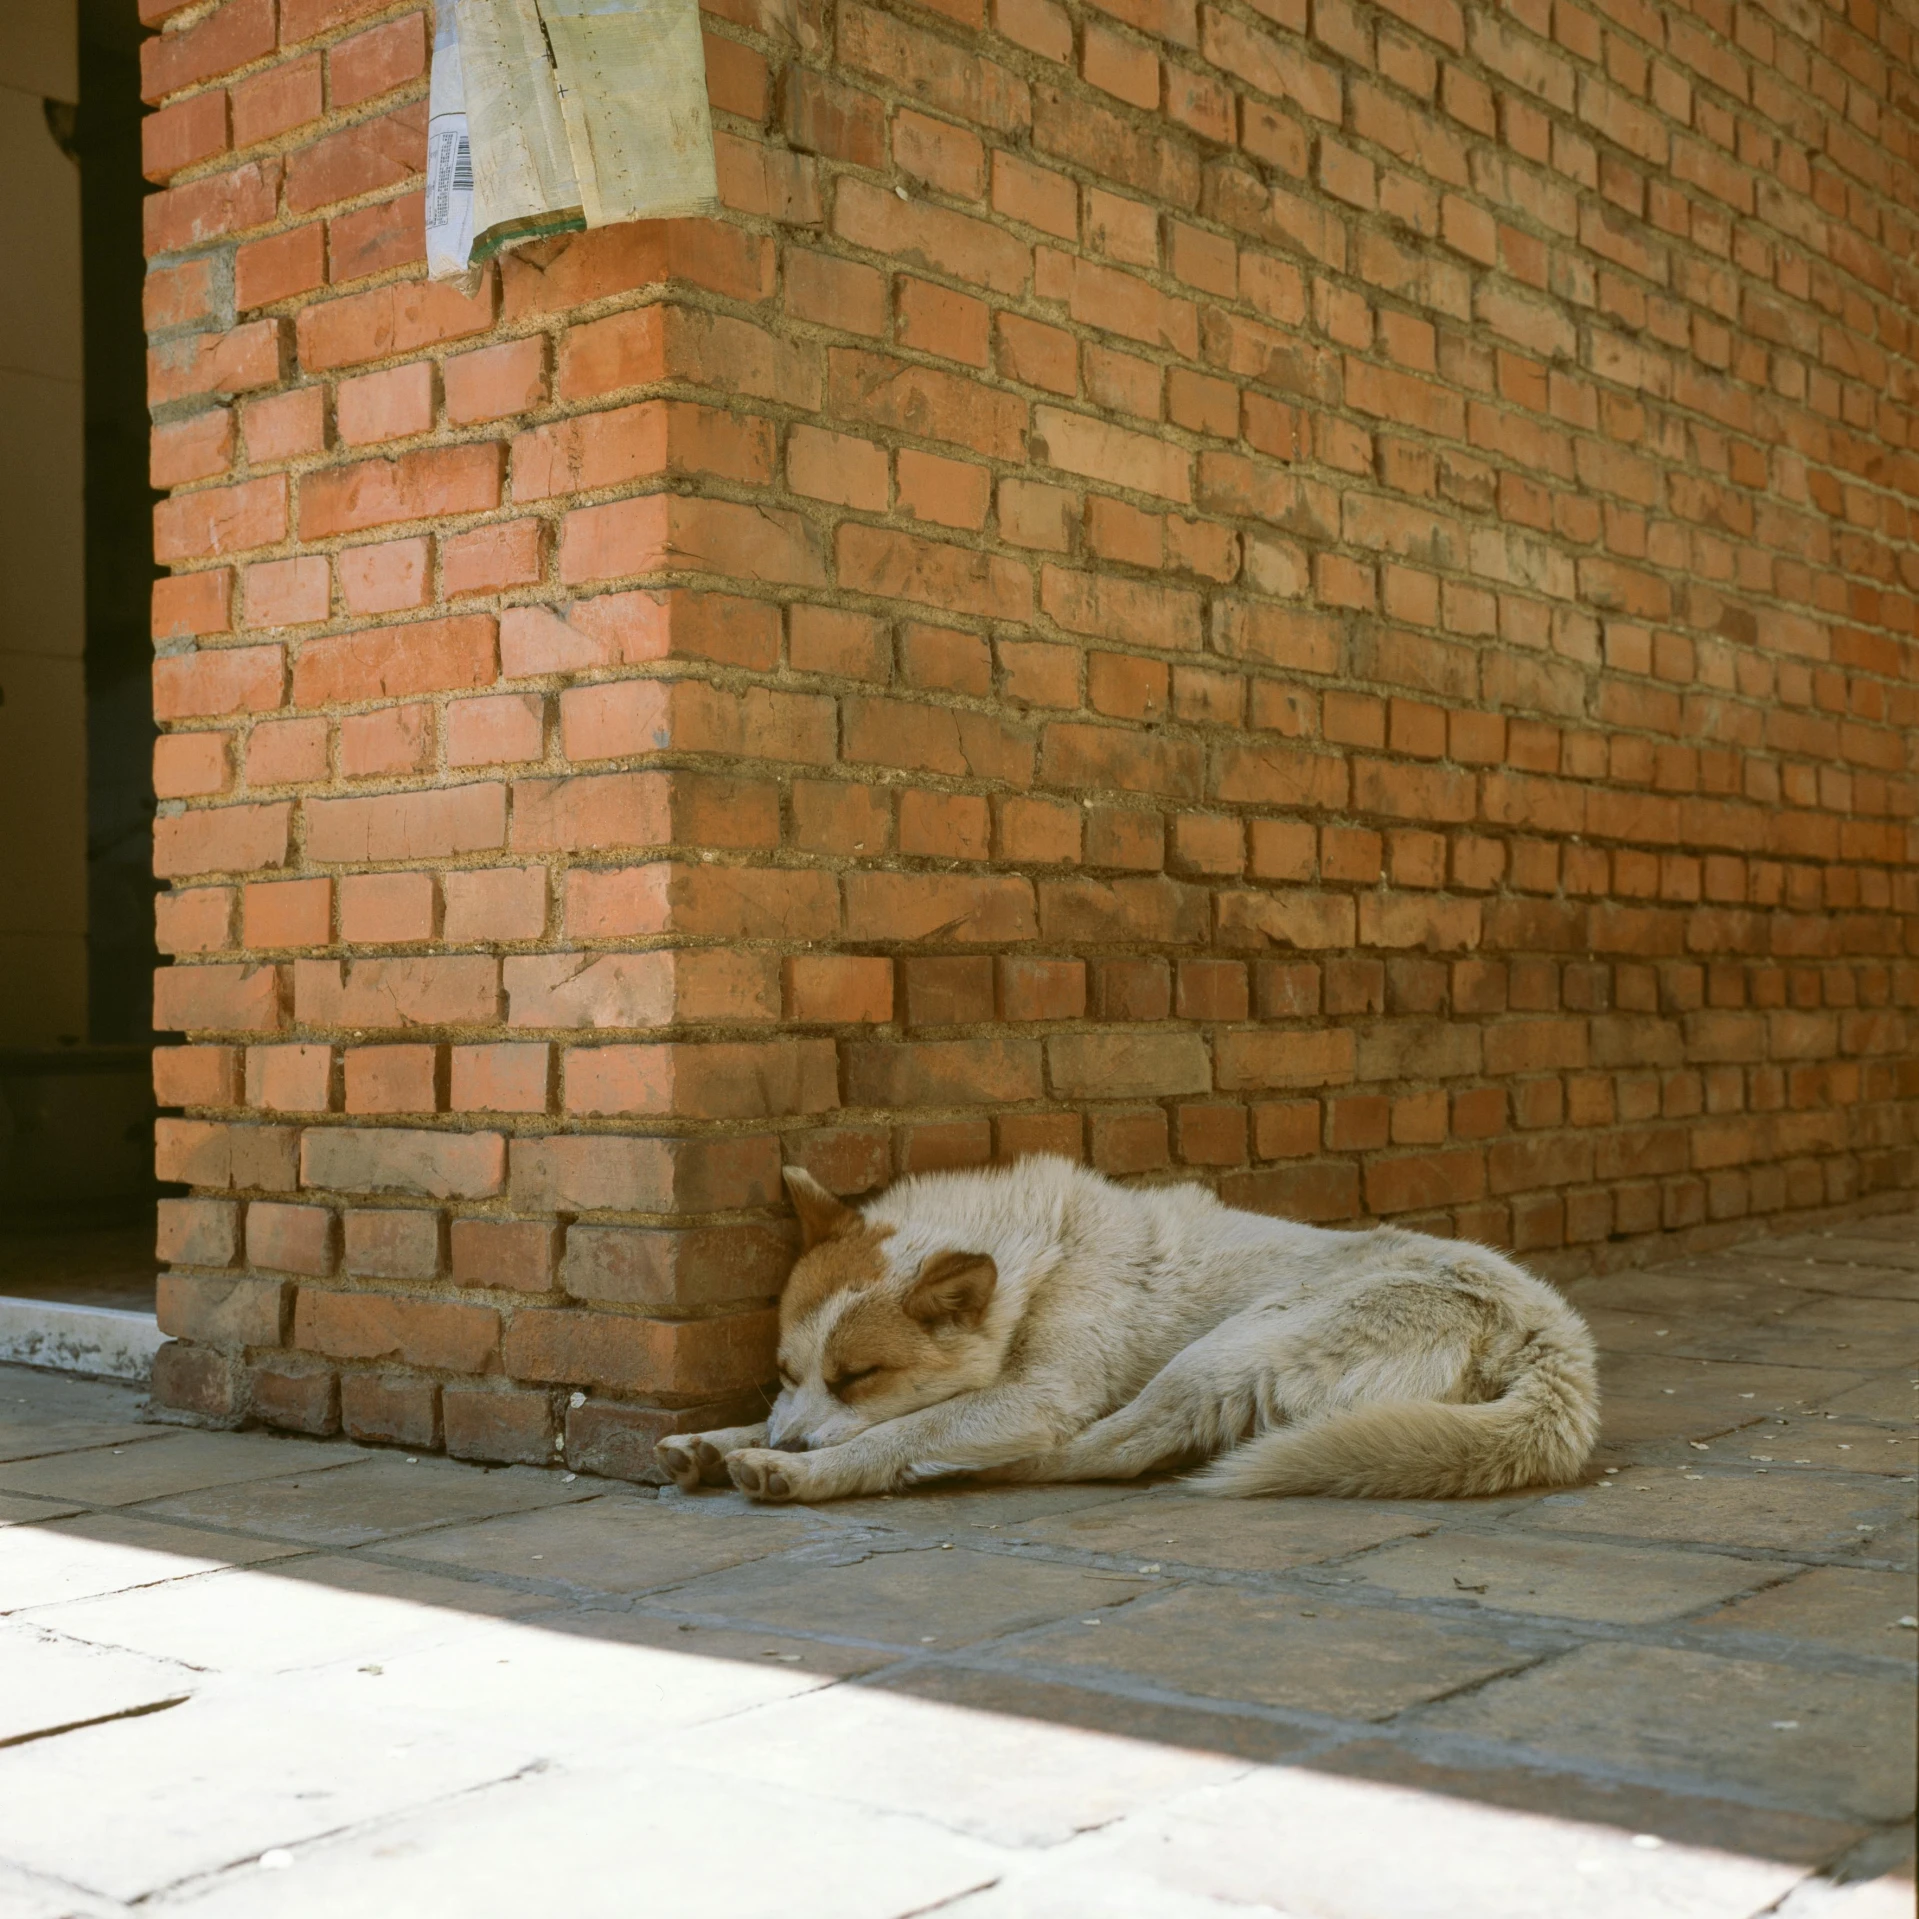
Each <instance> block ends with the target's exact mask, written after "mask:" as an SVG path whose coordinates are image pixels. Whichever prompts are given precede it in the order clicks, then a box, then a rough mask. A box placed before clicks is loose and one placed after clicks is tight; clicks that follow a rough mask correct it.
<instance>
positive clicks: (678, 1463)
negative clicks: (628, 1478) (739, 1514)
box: [653, 1433, 726, 1493]
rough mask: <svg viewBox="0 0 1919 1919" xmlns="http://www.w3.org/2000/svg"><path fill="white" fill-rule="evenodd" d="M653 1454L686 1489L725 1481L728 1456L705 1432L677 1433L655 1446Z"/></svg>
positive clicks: (684, 1489) (681, 1489) (686, 1490)
mask: <svg viewBox="0 0 1919 1919" xmlns="http://www.w3.org/2000/svg"><path fill="white" fill-rule="evenodd" d="M653 1456H654V1457H655V1458H656V1459H657V1460H658V1461H659V1462H660V1464H661V1465H662V1466H664V1467H665V1468H666V1470H667V1471H668V1472H669V1473H671V1474H672V1476H673V1483H674V1484H675V1485H676V1486H678V1487H679V1489H680V1491H681V1492H683V1493H690V1492H696V1491H697V1490H698V1489H699V1488H700V1487H702V1486H724V1485H725V1484H726V1460H725V1458H724V1456H723V1455H722V1454H721V1452H720V1449H719V1448H718V1447H717V1446H716V1445H714V1444H713V1442H712V1441H711V1440H710V1439H708V1438H707V1437H706V1435H705V1434H704V1433H675V1434H673V1435H672V1436H671V1437H670V1438H667V1439H662V1440H661V1441H660V1442H659V1444H658V1445H656V1446H655V1447H654V1448H653Z"/></svg>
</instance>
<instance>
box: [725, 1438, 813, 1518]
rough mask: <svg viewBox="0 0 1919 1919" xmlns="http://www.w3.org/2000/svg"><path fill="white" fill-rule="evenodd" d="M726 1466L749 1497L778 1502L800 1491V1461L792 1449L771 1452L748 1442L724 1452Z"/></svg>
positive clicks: (796, 1497) (793, 1497)
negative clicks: (784, 1451) (726, 1452)
mask: <svg viewBox="0 0 1919 1919" xmlns="http://www.w3.org/2000/svg"><path fill="white" fill-rule="evenodd" d="M726 1470H727V1473H728V1475H729V1476H730V1477H731V1479H732V1481H733V1484H734V1485H736V1486H737V1487H738V1488H739V1489H740V1491H741V1492H743V1493H744V1494H745V1495H746V1496H747V1498H749V1499H758V1500H763V1501H765V1502H766V1503H767V1504H768V1505H778V1504H780V1503H781V1502H783V1501H785V1500H789V1499H798V1498H799V1497H800V1495H801V1486H800V1471H799V1465H798V1461H797V1460H796V1458H795V1456H794V1455H793V1454H792V1453H774V1452H768V1451H766V1450H765V1449H764V1448H762V1447H758V1446H749V1447H746V1448H745V1449H743V1450H742V1451H740V1452H736V1453H728V1454H727V1455H726Z"/></svg>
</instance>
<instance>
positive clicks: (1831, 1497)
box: [1519, 1466, 1913, 1553]
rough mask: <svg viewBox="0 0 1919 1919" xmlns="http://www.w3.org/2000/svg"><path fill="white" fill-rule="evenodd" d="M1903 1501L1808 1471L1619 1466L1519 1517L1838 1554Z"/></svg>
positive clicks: (1626, 1533)
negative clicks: (1615, 1473) (1605, 1479)
mask: <svg viewBox="0 0 1919 1919" xmlns="http://www.w3.org/2000/svg"><path fill="white" fill-rule="evenodd" d="M1912 1508H1913V1499H1912V1496H1911V1495H1910V1494H1909V1493H1908V1491H1907V1489H1906V1488H1905V1487H1904V1486H1901V1485H1899V1484H1898V1483H1897V1482H1896V1481H1893V1482H1885V1481H1881V1480H1875V1479H1867V1478H1848V1479H1840V1478H1838V1477H1836V1476H1834V1475H1831V1474H1828V1475H1825V1476H1823V1477H1820V1478H1817V1479H1814V1478H1807V1477H1795V1476H1793V1475H1791V1474H1787V1473H1763V1474H1762V1473H1756V1472H1752V1471H1750V1470H1749V1471H1745V1472H1740V1471H1737V1470H1733V1469H1731V1468H1717V1467H1716V1468H1715V1469H1714V1470H1713V1471H1711V1472H1710V1473H1706V1472H1701V1473H1698V1474H1696V1475H1695V1474H1688V1473H1686V1472H1685V1471H1684V1469H1683V1468H1679V1467H1639V1466H1635V1467H1629V1468H1628V1469H1627V1470H1626V1471H1624V1472H1622V1473H1621V1474H1620V1475H1619V1477H1618V1479H1617V1480H1615V1481H1613V1482H1612V1485H1611V1489H1610V1490H1602V1489H1600V1488H1598V1487H1594V1488H1593V1489H1592V1490H1591V1491H1590V1492H1583V1493H1564V1494H1559V1495H1556V1496H1554V1497H1552V1498H1549V1499H1542V1500H1540V1501H1539V1503H1538V1504H1537V1505H1536V1506H1534V1507H1533V1508H1531V1510H1530V1511H1528V1512H1527V1513H1526V1514H1524V1515H1523V1516H1522V1518H1521V1520H1520V1522H1519V1523H1521V1524H1524V1525H1526V1526H1529V1527H1536V1528H1538V1529H1539V1530H1540V1531H1542V1532H1568V1533H1609V1534H1612V1535H1614V1536H1615V1537H1618V1538H1626V1539H1670V1540H1686V1541H1690V1542H1692V1543H1694V1544H1698V1545H1702V1546H1745V1547H1750V1548H1753V1549H1756V1550H1760V1551H1771V1552H1784V1553H1842V1552H1856V1551H1859V1550H1860V1549H1861V1543H1862V1541H1865V1540H1869V1539H1871V1538H1872V1537H1873V1535H1874V1534H1875V1533H1876V1532H1878V1531H1880V1530H1882V1529H1885V1528H1888V1527H1890V1526H1892V1525H1894V1524H1895V1523H1896V1522H1897V1521H1899V1520H1900V1519H1902V1518H1904V1517H1905V1516H1906V1515H1908V1514H1909V1513H1910V1512H1911V1511H1912Z"/></svg>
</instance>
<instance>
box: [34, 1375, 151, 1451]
mask: <svg viewBox="0 0 1919 1919" xmlns="http://www.w3.org/2000/svg"><path fill="white" fill-rule="evenodd" d="M144 1407H145V1395H144V1394H143V1393H141V1392H139V1391H138V1390H137V1389H136V1388H134V1387H132V1386H118V1385H114V1384H111V1383H110V1382H108V1381H106V1380H99V1379H76V1378H74V1377H73V1376H72V1375H71V1374H68V1373H43V1372H35V1371H34V1370H33V1369H32V1368H30V1367H26V1366H4V1367H0V1460H9V1459H31V1458H35V1457H37V1456H38V1455H40V1454H42V1453H53V1452H60V1451H63V1450H67V1449H71V1448H73V1447H76V1446H117V1445H121V1444H123V1443H126V1442H129V1441H137V1440H147V1439H153V1438H155V1437H156V1434H155V1432H154V1429H153V1428H152V1427H151V1426H148V1425H145V1424H143V1423H142V1419H141V1415H142V1412H143V1411H144Z"/></svg>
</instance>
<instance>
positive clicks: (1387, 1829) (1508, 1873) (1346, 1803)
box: [942, 1768, 1800, 1919]
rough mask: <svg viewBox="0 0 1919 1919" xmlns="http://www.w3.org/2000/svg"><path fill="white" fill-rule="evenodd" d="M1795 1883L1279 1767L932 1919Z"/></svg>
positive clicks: (1043, 1862) (1396, 1907) (1696, 1908)
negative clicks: (1168, 1897) (1185, 1904)
mask: <svg viewBox="0 0 1919 1919" xmlns="http://www.w3.org/2000/svg"><path fill="white" fill-rule="evenodd" d="M1441 1862H1443V1864H1442V1863H1441ZM1799 1876H1800V1874H1799V1868H1798V1867H1797V1866H1794V1865H1788V1864H1778V1863H1775V1862H1772V1861H1769V1860H1764V1859H1739V1858H1729V1857H1727V1856H1726V1855H1724V1854H1721V1853H1719V1852H1716V1851H1712V1850H1708V1849H1706V1848H1692V1847H1680V1846H1675V1845H1660V1846H1658V1847H1657V1848H1648V1847H1642V1846H1640V1845H1637V1844H1635V1843H1634V1838H1633V1836H1632V1835H1630V1834H1627V1833H1624V1832H1620V1831H1617V1830H1614V1829H1611V1828H1608V1827H1603V1826H1598V1827H1596V1826H1588V1825H1584V1824H1581V1823H1579V1822H1577V1821H1574V1820H1569V1819H1562V1818H1556V1817H1547V1816H1542V1815H1538V1814H1529V1813H1523V1812H1513V1811H1508V1810H1506V1809H1504V1808H1495V1807H1488V1806H1480V1805H1474V1804H1471V1803H1470V1802H1463V1801H1459V1800H1452V1799H1447V1798H1443V1797H1441V1796H1439V1795H1437V1794H1433V1793H1425V1792H1415V1791H1410V1790H1406V1789H1404V1788H1396V1787H1391V1786H1383V1785H1378V1784H1374V1783H1372V1782H1370V1781H1358V1780H1351V1779H1341V1778H1334V1777H1329V1776H1327V1775H1324V1774H1319V1773H1314V1772H1310V1771H1304V1770H1300V1769H1298V1768H1277V1769H1261V1770H1259V1771H1257V1772H1254V1773H1249V1774H1248V1775H1247V1776H1246V1777H1244V1778H1242V1779H1238V1780H1235V1781H1233V1782H1232V1783H1231V1784H1229V1785H1225V1786H1220V1787H1215V1788H1210V1789H1204V1790H1201V1791H1198V1792H1192V1793H1188V1794H1186V1795H1185V1796H1184V1797H1183V1798H1182V1799H1181V1800H1180V1801H1179V1802H1178V1804H1177V1805H1176V1806H1172V1807H1166V1808H1161V1809H1158V1810H1156V1811H1154V1812H1151V1813H1147V1814H1142V1815H1140V1816H1138V1817H1135V1818H1131V1819H1125V1820H1121V1821H1120V1822H1118V1824H1116V1825H1115V1826H1113V1827H1111V1828H1109V1829H1108V1830H1106V1831H1104V1832H1101V1833H1095V1834H1088V1835H1087V1836H1085V1837H1084V1838H1081V1839H1078V1840H1075V1841H1073V1842H1071V1843H1070V1844H1068V1845H1064V1846H1057V1847H1054V1848H1053V1849H1052V1850H1051V1851H1050V1852H1047V1853H1044V1854H1041V1855H1039V1856H1038V1857H1037V1858H1032V1859H1029V1860H1026V1861H1022V1862H1021V1863H1020V1865H1019V1867H1017V1868H1016V1869H1015V1870H1014V1871H1012V1872H1010V1873H1009V1874H1008V1875H1007V1877H1006V1879H1005V1880H1004V1881H1003V1882H1002V1884H1001V1885H999V1886H998V1887H995V1888H994V1889H993V1890H992V1892H991V1893H988V1894H985V1895H980V1896H975V1897H974V1898H971V1899H966V1900H961V1901H959V1902H957V1903H955V1904H954V1905H953V1906H951V1907H950V1908H948V1909H947V1912H946V1913H944V1914H942V1919H1016V1916H1017V1919H1069V1916H1071V1919H1079V1915H1084V1916H1085V1919H1098V1915H1102V1914H1128V1915H1130V1914H1133V1913H1135V1912H1152V1913H1157V1912H1183V1911H1191V1912H1192V1913H1193V1914H1194V1915H1195V1919H1197V1914H1198V1913H1199V1912H1203V1911H1205V1910H1206V1908H1205V1907H1192V1908H1184V1909H1182V1908H1179V1907H1177V1906H1174V1907H1168V1906H1165V1905H1163V1904H1159V1903H1149V1901H1151V1900H1153V1899H1155V1897H1156V1895H1158V1894H1160V1893H1162V1892H1165V1893H1172V1894H1176V1895H1183V1896H1185V1897H1186V1898H1188V1899H1191V1898H1194V1897H1200V1898H1205V1899H1209V1900H1212V1901H1218V1902H1220V1904H1217V1905H1214V1906H1213V1907H1212V1911H1213V1912H1214V1913H1221V1908H1222V1906H1224V1907H1226V1908H1227V1909H1230V1910H1231V1911H1232V1912H1235V1913H1239V1912H1245V1911H1247V1909H1248V1908H1250V1909H1251V1910H1252V1911H1253V1912H1256V1913H1258V1914H1260V1915H1262V1919H1264V1916H1265V1915H1272V1916H1273V1919H1279V1915H1284V1916H1285V1919H1355V1916H1356V1915H1366V1916H1367V1919H1371V1916H1372V1915H1375V1914H1377V1915H1382V1916H1384V1915H1394V1916H1395V1919H1397V1916H1398V1915H1418V1919H1542V1915H1545V1914H1550V1915H1551V1919H1626V1916H1627V1915H1631V1916H1632V1919H1639V1915H1642V1914H1653V1913H1657V1914H1659V1915H1660V1916H1661V1919H1751V1915H1754V1914H1757V1913H1761V1912H1763V1911H1764V1910H1765V1909H1766V1908H1767V1907H1768V1906H1770V1905H1771V1904H1772V1902H1773V1901H1774V1900H1776V1899H1778V1898H1779V1897H1780V1896H1781V1895H1782V1894H1784V1893H1785V1892H1786V1891H1788V1890H1789V1889H1790V1888H1791V1886H1792V1885H1793V1883H1794V1881H1795V1880H1796V1879H1797V1878H1798V1877H1799ZM1222 1919H1223V1915H1222Z"/></svg>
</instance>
